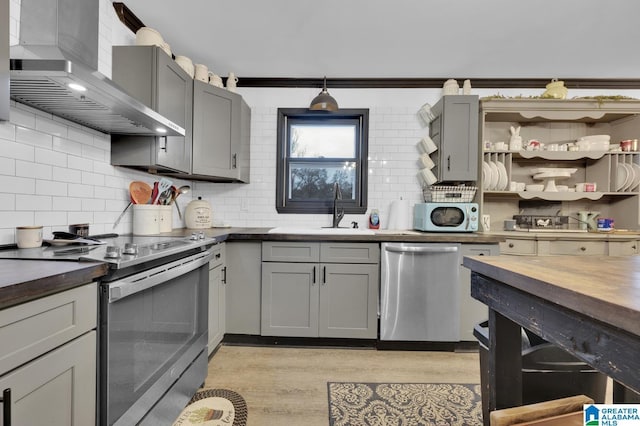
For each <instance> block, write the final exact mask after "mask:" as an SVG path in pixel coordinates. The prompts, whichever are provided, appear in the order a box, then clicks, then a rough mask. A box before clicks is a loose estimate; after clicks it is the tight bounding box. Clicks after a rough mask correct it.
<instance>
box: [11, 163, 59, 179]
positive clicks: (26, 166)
mask: <svg viewBox="0 0 640 426" xmlns="http://www.w3.org/2000/svg"><path fill="white" fill-rule="evenodd" d="M16 176H19V177H31V178H38V179H51V176H52V174H51V166H50V165H48V164H38V163H33V162H29V161H22V160H16Z"/></svg>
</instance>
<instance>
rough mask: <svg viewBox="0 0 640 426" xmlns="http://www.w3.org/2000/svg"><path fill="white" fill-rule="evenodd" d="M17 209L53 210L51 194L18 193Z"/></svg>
mask: <svg viewBox="0 0 640 426" xmlns="http://www.w3.org/2000/svg"><path fill="white" fill-rule="evenodd" d="M16 210H25V211H48V210H51V196H50V195H24V194H16Z"/></svg>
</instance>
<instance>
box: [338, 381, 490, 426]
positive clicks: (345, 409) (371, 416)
mask: <svg viewBox="0 0 640 426" xmlns="http://www.w3.org/2000/svg"><path fill="white" fill-rule="evenodd" d="M327 386H328V388H329V424H330V425H331V426H410V425H411V426H413V425H415V426H418V425H438V426H441V425H442V426H445V425H446V426H456V425H459V426H476V425H478V426H481V425H482V399H481V397H480V385H476V384H445V383H336V382H329V383H327Z"/></svg>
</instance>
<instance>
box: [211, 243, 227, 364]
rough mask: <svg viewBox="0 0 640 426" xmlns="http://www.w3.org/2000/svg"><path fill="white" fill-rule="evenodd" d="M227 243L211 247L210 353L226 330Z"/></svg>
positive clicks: (220, 340)
mask: <svg viewBox="0 0 640 426" xmlns="http://www.w3.org/2000/svg"><path fill="white" fill-rule="evenodd" d="M225 245H226V243H221V244H218V245H215V246H213V247H212V248H211V252H212V254H213V260H212V261H210V262H209V328H208V331H209V340H208V344H207V348H208V350H209V355H211V352H213V350H214V349H215V348H216V347H217V346H218V345H219V344H220V342H222V339H223V337H224V332H225V320H226V318H225V317H226V306H225V303H226V302H225V299H226V297H225V293H226V289H225V281H226V277H225V275H226V274H227V271H226V266H225V257H226V250H225V248H226V247H225Z"/></svg>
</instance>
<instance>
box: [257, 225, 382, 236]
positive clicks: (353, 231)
mask: <svg viewBox="0 0 640 426" xmlns="http://www.w3.org/2000/svg"><path fill="white" fill-rule="evenodd" d="M269 234H309V235H375V232H373V231H372V230H370V229H359V228H296V227H286V226H284V227H278V228H271V229H270V230H269Z"/></svg>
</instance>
